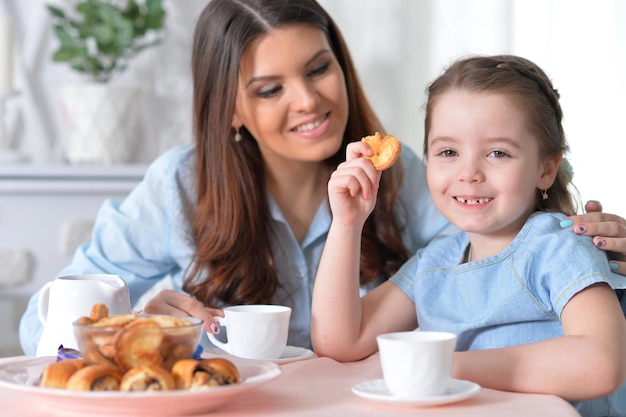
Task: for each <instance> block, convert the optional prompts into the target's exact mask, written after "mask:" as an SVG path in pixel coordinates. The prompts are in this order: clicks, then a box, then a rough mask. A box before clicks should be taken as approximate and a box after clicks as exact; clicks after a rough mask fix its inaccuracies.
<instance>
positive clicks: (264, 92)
mask: <svg viewBox="0 0 626 417" xmlns="http://www.w3.org/2000/svg"><path fill="white" fill-rule="evenodd" d="M280 90H282V86H280V85H272V86H268V87H264V88H262V89H260V90H259V91H257V93H256V94H257V96H259V97H261V98H269V97H274V96H275V95H276V94H278V93H279V92H280Z"/></svg>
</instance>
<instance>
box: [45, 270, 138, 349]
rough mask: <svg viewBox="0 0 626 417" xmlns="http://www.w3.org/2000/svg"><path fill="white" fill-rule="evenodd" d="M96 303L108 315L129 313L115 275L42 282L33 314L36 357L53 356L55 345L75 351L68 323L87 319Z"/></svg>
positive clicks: (126, 298)
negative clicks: (38, 327)
mask: <svg viewBox="0 0 626 417" xmlns="http://www.w3.org/2000/svg"><path fill="white" fill-rule="evenodd" d="M97 303H104V304H105V305H106V306H107V307H108V309H109V315H111V316H114V315H118V314H128V313H130V312H131V310H130V295H129V293H128V287H127V286H126V282H124V280H123V279H122V278H120V277H119V276H117V275H108V274H85V275H70V276H65V277H59V278H57V279H55V280H54V281H50V282H48V283H46V284H45V285H44V286H43V288H42V289H41V292H40V293H39V305H38V311H37V312H38V314H39V320H40V321H41V323H42V324H43V333H42V335H41V339H39V344H38V345H37V356H56V355H57V353H58V349H59V345H63V347H64V348H71V349H78V345H77V343H76V338H75V337H74V327H73V326H72V323H73V322H74V321H75V320H76V319H78V318H79V317H82V316H89V314H90V313H91V308H92V307H93V305H94V304H97Z"/></svg>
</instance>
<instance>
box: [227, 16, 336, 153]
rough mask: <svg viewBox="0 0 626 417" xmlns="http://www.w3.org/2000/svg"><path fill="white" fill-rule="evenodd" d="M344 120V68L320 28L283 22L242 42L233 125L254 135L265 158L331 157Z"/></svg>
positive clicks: (334, 151)
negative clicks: (258, 35) (245, 42)
mask: <svg viewBox="0 0 626 417" xmlns="http://www.w3.org/2000/svg"><path fill="white" fill-rule="evenodd" d="M347 121H348V95H347V91H346V84H345V79H344V74H343V71H342V69H341V67H340V65H339V62H338V61H337V59H336V57H335V55H334V53H333V51H332V49H331V47H330V44H329V43H328V40H327V39H326V36H325V34H324V32H323V31H322V30H320V29H318V28H316V27H315V26H312V25H306V24H293V25H288V26H284V27H281V28H279V29H274V30H272V31H271V32H269V33H268V34H266V35H263V36H261V37H259V38H258V39H256V40H255V41H253V42H252V43H251V44H250V45H249V46H248V47H246V49H245V50H244V52H243V54H242V56H241V65H240V70H239V84H238V91H237V102H236V106H235V114H234V117H233V127H235V128H236V129H237V128H238V127H240V126H244V127H245V128H246V129H247V130H248V131H249V132H250V133H251V134H252V136H254V138H255V139H256V141H257V142H258V144H259V147H260V149H261V153H262V155H263V158H264V159H265V160H266V162H268V163H284V162H286V161H310V162H312V161H315V162H317V161H322V160H324V159H326V158H329V157H331V156H332V155H334V154H335V153H336V152H337V151H338V150H339V148H340V147H341V143H342V140H343V135H344V131H345V128H346V124H347Z"/></svg>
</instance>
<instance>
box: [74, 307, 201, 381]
mask: <svg viewBox="0 0 626 417" xmlns="http://www.w3.org/2000/svg"><path fill="white" fill-rule="evenodd" d="M202 329H203V327H202V320H200V319H197V318H193V317H186V318H179V317H173V316H164V315H144V314H141V315H135V314H125V315H120V316H111V317H104V318H101V319H100V320H98V321H96V322H93V321H91V320H89V321H87V320H81V319H78V320H76V321H75V322H74V335H75V336H76V341H77V343H78V348H79V350H80V353H81V355H82V358H83V359H84V360H85V362H86V363H87V364H88V365H94V364H96V365H105V366H108V367H111V368H114V369H117V370H118V371H120V372H122V373H125V372H126V371H128V370H129V369H132V368H135V367H138V366H142V365H156V366H161V367H163V368H165V369H167V370H168V371H169V370H171V368H172V366H173V365H174V363H175V362H176V361H178V360H180V359H187V358H192V357H193V355H194V353H195V352H196V349H197V348H198V345H199V343H200V337H201V336H202Z"/></svg>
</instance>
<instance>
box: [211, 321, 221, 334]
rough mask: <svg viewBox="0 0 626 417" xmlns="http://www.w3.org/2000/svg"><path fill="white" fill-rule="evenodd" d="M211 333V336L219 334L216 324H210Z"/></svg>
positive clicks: (218, 327)
mask: <svg viewBox="0 0 626 417" xmlns="http://www.w3.org/2000/svg"><path fill="white" fill-rule="evenodd" d="M211 332H212V333H213V334H218V333H219V332H220V326H219V325H218V324H217V323H216V322H213V323H211Z"/></svg>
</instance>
